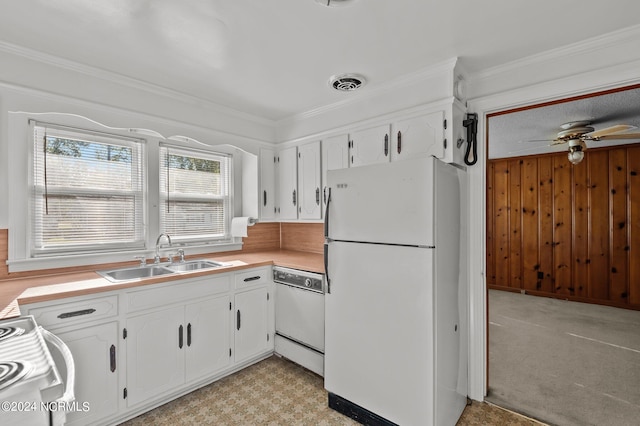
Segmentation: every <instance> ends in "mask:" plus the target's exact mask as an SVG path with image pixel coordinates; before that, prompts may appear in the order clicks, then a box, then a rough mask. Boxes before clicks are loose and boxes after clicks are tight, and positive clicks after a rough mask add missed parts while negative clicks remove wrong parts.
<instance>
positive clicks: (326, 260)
mask: <svg viewBox="0 0 640 426" xmlns="http://www.w3.org/2000/svg"><path fill="white" fill-rule="evenodd" d="M324 276H325V278H326V281H327V293H328V294H331V280H330V279H329V244H328V243H325V245H324Z"/></svg>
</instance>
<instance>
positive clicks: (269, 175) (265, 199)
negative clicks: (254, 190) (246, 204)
mask: <svg viewBox="0 0 640 426" xmlns="http://www.w3.org/2000/svg"><path fill="white" fill-rule="evenodd" d="M275 158H276V153H275V151H273V150H270V149H261V150H260V194H259V196H260V200H259V202H260V219H274V218H275V216H276V210H275V206H276V172H275V169H276V166H275Z"/></svg>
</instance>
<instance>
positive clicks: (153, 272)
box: [98, 265, 174, 283]
mask: <svg viewBox="0 0 640 426" xmlns="http://www.w3.org/2000/svg"><path fill="white" fill-rule="evenodd" d="M173 273H174V271H172V270H170V269H168V268H166V267H164V266H160V265H149V266H136V267H132V268H121V269H113V270H110V271H98V274H100V275H102V276H103V277H105V278H106V279H108V280H109V281H111V282H114V283H117V282H122V281H131V280H136V279H140V278H148V277H155V276H158V275H167V274H173Z"/></svg>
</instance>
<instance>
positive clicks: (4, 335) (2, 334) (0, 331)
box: [0, 327, 24, 341]
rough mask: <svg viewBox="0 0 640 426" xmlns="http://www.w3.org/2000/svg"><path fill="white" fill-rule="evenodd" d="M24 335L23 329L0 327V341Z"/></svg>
mask: <svg viewBox="0 0 640 426" xmlns="http://www.w3.org/2000/svg"><path fill="white" fill-rule="evenodd" d="M23 333H24V328H20V327H0V341H1V340H5V339H8V338H10V337H14V336H20V335H21V334H23Z"/></svg>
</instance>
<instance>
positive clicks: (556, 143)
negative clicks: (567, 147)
mask: <svg viewBox="0 0 640 426" xmlns="http://www.w3.org/2000/svg"><path fill="white" fill-rule="evenodd" d="M567 142H568V141H567V140H564V139H554V140H552V141H551V143H550V144H549V146H553V145H562V144H563V143H567Z"/></svg>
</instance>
